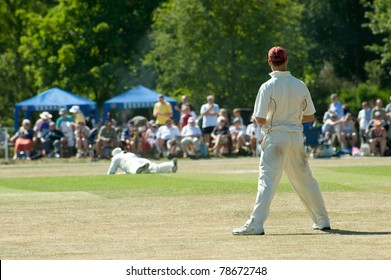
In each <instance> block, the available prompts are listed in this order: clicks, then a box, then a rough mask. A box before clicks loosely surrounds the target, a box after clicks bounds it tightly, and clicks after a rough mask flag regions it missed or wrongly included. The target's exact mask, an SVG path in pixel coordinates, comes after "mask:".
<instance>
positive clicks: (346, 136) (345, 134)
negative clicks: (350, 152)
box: [340, 113, 357, 148]
mask: <svg viewBox="0 0 391 280" xmlns="http://www.w3.org/2000/svg"><path fill="white" fill-rule="evenodd" d="M340 139H341V147H342V148H352V147H354V146H356V144H357V132H356V128H355V126H354V121H353V118H352V114H350V113H347V114H346V115H345V117H344V118H343V121H342V122H341V135H340Z"/></svg>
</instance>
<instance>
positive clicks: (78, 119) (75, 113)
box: [69, 105, 86, 124]
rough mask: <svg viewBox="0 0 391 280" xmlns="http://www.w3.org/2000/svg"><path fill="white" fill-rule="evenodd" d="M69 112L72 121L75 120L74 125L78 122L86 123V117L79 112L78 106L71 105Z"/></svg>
mask: <svg viewBox="0 0 391 280" xmlns="http://www.w3.org/2000/svg"><path fill="white" fill-rule="evenodd" d="M69 112H71V113H72V116H73V119H74V120H75V124H78V123H80V122H83V123H86V117H85V116H84V114H83V112H82V111H81V110H80V107H79V106H77V105H73V106H72V107H71V109H69Z"/></svg>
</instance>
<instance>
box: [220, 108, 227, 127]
mask: <svg viewBox="0 0 391 280" xmlns="http://www.w3.org/2000/svg"><path fill="white" fill-rule="evenodd" d="M219 117H223V118H224V119H225V125H226V126H227V127H229V126H230V122H229V118H228V114H227V109H225V108H221V109H220V110H219ZM217 125H218V122H217Z"/></svg>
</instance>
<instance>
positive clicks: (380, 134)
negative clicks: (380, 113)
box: [369, 120, 387, 156]
mask: <svg viewBox="0 0 391 280" xmlns="http://www.w3.org/2000/svg"><path fill="white" fill-rule="evenodd" d="M386 137H387V132H386V130H385V129H384V127H382V125H381V121H380V120H376V121H375V126H374V127H373V128H371V130H370V131H369V145H370V147H371V153H372V154H376V148H377V146H379V147H380V155H381V156H383V155H384V152H385V151H386V148H387V138H386Z"/></svg>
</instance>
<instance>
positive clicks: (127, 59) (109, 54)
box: [19, 0, 160, 104]
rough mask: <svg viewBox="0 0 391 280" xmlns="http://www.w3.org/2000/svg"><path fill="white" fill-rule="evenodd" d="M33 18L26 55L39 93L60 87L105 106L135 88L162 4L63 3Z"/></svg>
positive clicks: (24, 40) (120, 0) (128, 0)
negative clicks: (139, 58) (142, 47)
mask: <svg viewBox="0 0 391 280" xmlns="http://www.w3.org/2000/svg"><path fill="white" fill-rule="evenodd" d="M58 2H59V3H58V5H56V6H55V7H53V8H51V9H50V10H49V11H48V12H47V14H45V15H44V16H42V15H40V14H38V13H28V14H26V15H25V17H24V19H25V22H26V31H25V36H22V37H21V46H20V47H19V51H20V53H21V54H22V55H23V58H24V59H25V68H24V70H25V72H26V74H27V77H28V79H29V81H30V82H31V83H32V84H33V86H34V89H36V90H37V91H39V90H43V89H45V88H48V87H51V86H55V85H56V86H59V87H61V88H64V89H68V90H70V91H73V92H75V93H78V94H81V95H84V96H86V97H89V98H91V99H94V100H96V101H98V103H99V104H101V103H102V102H103V101H105V100H107V99H108V98H110V97H112V96H114V95H116V94H118V93H120V92H122V91H123V90H124V89H126V88H128V87H129V86H131V85H132V80H131V79H132V69H131V68H132V65H133V64H134V61H135V53H136V50H137V49H138V48H139V45H138V44H139V42H140V41H142V38H143V37H144V36H146V31H147V30H148V27H149V25H150V23H151V13H152V11H153V10H154V8H155V7H156V6H157V4H158V3H159V2H160V1H157V0H155V1H136V0H116V1H110V0H87V1H86V0H59V1H58Z"/></svg>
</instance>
